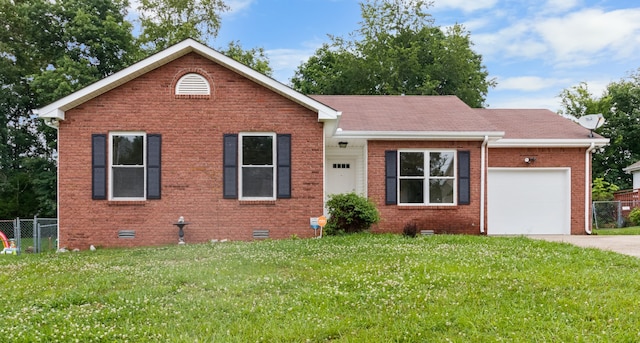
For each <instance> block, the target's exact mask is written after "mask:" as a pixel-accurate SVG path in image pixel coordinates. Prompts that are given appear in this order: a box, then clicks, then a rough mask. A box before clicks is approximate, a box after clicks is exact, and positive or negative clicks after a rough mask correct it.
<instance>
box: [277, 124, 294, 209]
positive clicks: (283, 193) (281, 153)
mask: <svg viewBox="0 0 640 343" xmlns="http://www.w3.org/2000/svg"><path fill="white" fill-rule="evenodd" d="M277 149H278V150H277V151H278V171H277V173H278V174H277V175H278V193H277V194H278V198H284V199H288V198H291V135H290V134H281V135H278V146H277Z"/></svg>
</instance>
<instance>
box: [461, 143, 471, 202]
mask: <svg viewBox="0 0 640 343" xmlns="http://www.w3.org/2000/svg"><path fill="white" fill-rule="evenodd" d="M470 203H471V153H470V152H469V151H458V205H469V204H470Z"/></svg>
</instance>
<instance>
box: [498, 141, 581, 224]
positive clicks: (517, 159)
mask: <svg viewBox="0 0 640 343" xmlns="http://www.w3.org/2000/svg"><path fill="white" fill-rule="evenodd" d="M586 149H587V148H586V147H585V148H494V149H489V154H488V156H489V158H488V163H489V167H511V168H514V167H517V168H544V167H546V168H549V167H569V168H571V234H574V235H575V234H584V233H585V231H584V224H585V222H584V219H585V217H584V215H585V203H584V195H585V151H586ZM525 157H535V158H536V161H535V162H534V163H530V164H527V163H524V158H525ZM589 177H590V172H589ZM487 229H488V230H491V228H487Z"/></svg>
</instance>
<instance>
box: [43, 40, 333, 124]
mask: <svg viewBox="0 0 640 343" xmlns="http://www.w3.org/2000/svg"><path fill="white" fill-rule="evenodd" d="M191 52H194V53H197V54H199V55H201V56H203V57H205V58H208V59H209V60H211V61H214V62H216V63H218V64H220V65H222V66H223V67H225V68H228V69H230V70H233V71H234V72H236V73H238V74H240V75H242V76H244V77H246V78H248V79H250V80H252V81H254V82H256V83H257V84H259V85H261V86H263V87H265V88H268V89H270V90H272V91H273V92H275V93H278V94H280V95H282V96H284V97H286V98H288V99H290V100H292V101H294V102H296V103H298V104H300V105H302V106H304V107H306V108H308V109H310V110H313V111H315V112H317V113H318V120H328V119H337V118H338V117H339V116H340V112H339V111H336V110H334V109H332V108H330V107H328V106H326V105H324V104H322V103H320V102H318V101H316V100H314V99H312V98H310V97H308V96H306V95H304V94H302V93H299V92H296V91H295V90H293V89H291V88H290V87H288V86H286V85H284V84H282V83H280V82H278V81H276V80H274V79H272V78H270V77H268V76H266V75H264V74H262V73H260V72H258V71H255V70H253V69H251V68H249V67H247V66H246V65H244V64H242V63H240V62H237V61H236V60H234V59H232V58H229V57H227V56H225V55H223V54H221V53H219V52H218V51H216V50H214V49H211V48H209V47H207V46H206V45H203V44H201V43H198V42H196V41H195V40H193V39H187V40H184V41H182V42H180V43H178V44H175V45H173V46H171V47H169V48H167V49H165V50H163V51H161V52H159V53H156V54H154V55H151V56H149V57H147V58H145V59H144V60H142V61H140V62H138V63H135V64H133V65H131V66H130V67H127V68H125V69H123V70H121V71H119V72H117V73H115V74H113V75H110V76H108V77H106V78H104V79H102V80H100V81H97V82H95V83H93V84H91V85H89V86H87V87H85V88H82V89H81V90H79V91H77V92H74V93H72V94H70V95H68V96H66V97H64V98H62V99H59V100H57V101H55V102H53V103H51V104H49V105H47V106H44V107H42V108H40V109H39V110H38V116H39V117H40V118H43V119H48V120H64V119H65V111H67V110H69V109H72V108H74V107H76V106H78V105H80V104H82V103H84V102H86V101H88V100H91V99H93V98H95V97H97V96H99V95H101V94H104V93H106V92H108V91H110V90H112V89H114V88H116V87H118V86H120V85H123V84H125V83H126V82H128V81H130V80H133V79H135V78H137V77H139V76H141V75H143V74H145V73H147V72H149V71H151V70H154V69H156V68H158V67H160V66H163V65H165V64H167V63H169V62H171V61H173V60H176V59H178V58H180V57H182V56H184V55H186V54H188V53H191Z"/></svg>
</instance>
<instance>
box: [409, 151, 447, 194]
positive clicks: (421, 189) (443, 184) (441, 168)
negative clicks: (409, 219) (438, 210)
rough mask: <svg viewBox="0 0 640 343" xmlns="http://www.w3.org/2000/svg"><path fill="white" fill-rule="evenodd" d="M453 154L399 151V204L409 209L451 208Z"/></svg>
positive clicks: (445, 152)
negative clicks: (422, 207) (441, 206)
mask: <svg viewBox="0 0 640 343" xmlns="http://www.w3.org/2000/svg"><path fill="white" fill-rule="evenodd" d="M455 156H456V152H455V151H446V150H445V151H430V150H425V151H420V150H412V151H400V152H399V156H398V157H399V158H398V190H399V200H400V201H399V203H400V204H410V205H442V204H445V205H446V204H455V201H456V158H455Z"/></svg>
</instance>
